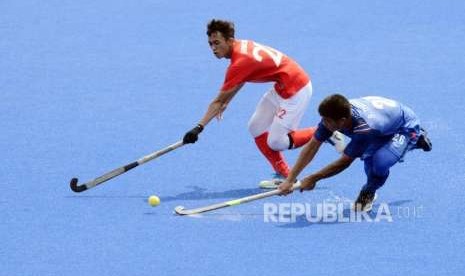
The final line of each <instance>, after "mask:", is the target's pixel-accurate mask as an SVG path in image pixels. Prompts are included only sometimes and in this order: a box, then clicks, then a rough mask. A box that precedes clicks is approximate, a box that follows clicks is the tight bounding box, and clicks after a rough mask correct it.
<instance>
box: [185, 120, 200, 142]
mask: <svg viewBox="0 0 465 276" xmlns="http://www.w3.org/2000/svg"><path fill="white" fill-rule="evenodd" d="M202 130H203V126H202V125H201V124H198V125H197V126H195V127H194V128H193V129H191V130H189V131H188V132H187V133H186V134H185V135H184V138H183V139H182V142H183V143H184V144H193V143H195V142H197V139H199V133H200V132H202Z"/></svg>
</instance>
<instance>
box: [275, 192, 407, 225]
mask: <svg viewBox="0 0 465 276" xmlns="http://www.w3.org/2000/svg"><path fill="white" fill-rule="evenodd" d="M410 202H412V200H410V199H407V200H397V201H392V202H386V203H385V204H387V205H385V206H388V207H389V213H390V215H391V218H392V219H393V220H394V219H395V216H396V213H395V208H396V207H400V206H402V205H405V204H407V203H410ZM381 204H382V203H375V204H373V210H371V211H370V212H368V213H366V214H365V215H359V216H357V215H356V213H354V212H353V211H352V210H351V207H349V206H347V207H344V210H343V212H342V213H341V214H342V216H341V217H338V218H337V219H335V218H334V216H332V215H327V216H325V215H324V214H322V213H317V212H316V211H315V210H311V212H310V214H308V213H306V214H303V215H298V216H296V215H294V216H293V215H290V214H286V215H285V216H282V220H284V221H283V223H279V224H278V225H277V227H279V228H284V229H286V228H289V229H293V228H304V227H309V226H314V225H338V224H346V223H360V222H375V221H376V220H377V219H378V220H379V221H385V220H386V221H387V219H386V218H387V216H386V217H383V218H381V217H378V212H379V213H380V214H382V215H388V213H387V212H386V209H385V206H383V209H380V206H381ZM312 212H313V213H312ZM275 218H276V219H277V221H278V222H279V220H280V218H279V216H277V217H275ZM286 221H290V222H288V223H286Z"/></svg>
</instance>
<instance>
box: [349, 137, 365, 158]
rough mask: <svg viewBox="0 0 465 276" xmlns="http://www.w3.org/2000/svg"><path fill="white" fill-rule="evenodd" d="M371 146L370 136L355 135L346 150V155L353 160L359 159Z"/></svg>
mask: <svg viewBox="0 0 465 276" xmlns="http://www.w3.org/2000/svg"><path fill="white" fill-rule="evenodd" d="M369 145H370V135H366V134H360V135H354V136H353V137H352V139H351V140H350V143H349V144H348V145H347V146H346V148H345V149H344V154H345V155H347V156H349V157H351V158H354V159H355V158H358V157H361V156H362V155H363V153H364V152H365V151H366V150H367V148H368V146H369Z"/></svg>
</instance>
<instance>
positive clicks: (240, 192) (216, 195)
mask: <svg viewBox="0 0 465 276" xmlns="http://www.w3.org/2000/svg"><path fill="white" fill-rule="evenodd" d="M187 188H189V189H192V190H191V191H189V192H185V193H180V194H177V195H175V196H161V197H160V199H161V201H162V202H169V201H176V200H203V199H220V198H240V197H244V196H249V195H253V194H256V193H260V192H263V190H261V189H259V188H249V189H236V190H228V191H222V192H208V191H207V189H205V188H202V187H199V186H187Z"/></svg>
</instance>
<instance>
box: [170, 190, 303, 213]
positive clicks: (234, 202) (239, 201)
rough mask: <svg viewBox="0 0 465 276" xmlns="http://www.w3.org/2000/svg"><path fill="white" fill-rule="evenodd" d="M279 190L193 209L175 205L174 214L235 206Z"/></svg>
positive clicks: (202, 211) (270, 194) (276, 192)
mask: <svg viewBox="0 0 465 276" xmlns="http://www.w3.org/2000/svg"><path fill="white" fill-rule="evenodd" d="M300 184H301V183H300V181H297V182H296V183H294V185H293V186H292V189H293V190H296V189H299V188H300ZM280 192H281V191H280V190H278V189H276V190H273V191H268V192H264V193H259V194H255V195H251V196H246V197H242V198H238V199H233V200H229V201H225V202H221V203H216V204H212V205H208V206H204V207H198V208H194V209H186V208H184V206H177V207H176V208H174V212H175V213H176V214H178V215H181V216H184V215H195V214H199V213H204V212H209V211H213V210H217V209H221V208H225V207H230V206H235V205H239V204H243V203H247V202H251V201H254V200H258V199H263V198H267V197H270V196H275V195H278V194H279V193H280Z"/></svg>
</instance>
